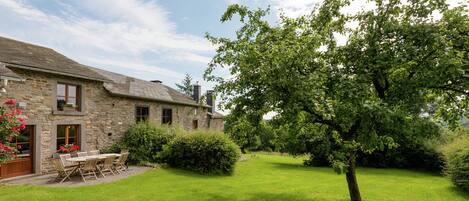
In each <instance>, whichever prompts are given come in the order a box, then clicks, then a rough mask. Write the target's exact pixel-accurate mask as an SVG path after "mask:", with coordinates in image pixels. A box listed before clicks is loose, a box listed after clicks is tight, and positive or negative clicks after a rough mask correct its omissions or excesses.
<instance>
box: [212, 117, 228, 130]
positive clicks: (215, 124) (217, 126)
mask: <svg viewBox="0 0 469 201" xmlns="http://www.w3.org/2000/svg"><path fill="white" fill-rule="evenodd" d="M210 129H213V130H218V131H223V130H224V129H225V123H224V121H223V118H215V119H212V120H211V121H210Z"/></svg>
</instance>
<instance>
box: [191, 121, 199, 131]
mask: <svg viewBox="0 0 469 201" xmlns="http://www.w3.org/2000/svg"><path fill="white" fill-rule="evenodd" d="M192 128H193V129H198V128H199V120H197V119H196V120H193V121H192Z"/></svg>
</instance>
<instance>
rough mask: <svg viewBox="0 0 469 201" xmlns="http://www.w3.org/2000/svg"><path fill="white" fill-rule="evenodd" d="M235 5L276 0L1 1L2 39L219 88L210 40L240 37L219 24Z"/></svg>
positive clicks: (139, 74)
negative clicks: (206, 77)
mask: <svg viewBox="0 0 469 201" xmlns="http://www.w3.org/2000/svg"><path fill="white" fill-rule="evenodd" d="M231 3H243V4H245V5H248V6H250V7H253V8H255V7H263V8H266V7H267V6H268V5H271V4H274V3H275V1H267V0H266V1H261V0H259V1H228V0H227V1H225V0H197V1H195V0H194V1H187V0H80V1H67V0H21V1H17V0H0V36H3V37H8V38H13V39H16V40H21V41H25V42H29V43H33V44H37V45H42V46H46V47H50V48H53V49H55V50H56V51H58V52H60V53H62V54H64V55H66V56H67V57H70V58H72V59H74V60H75V61H77V62H79V63H82V64H85V65H89V66H93V67H97V68H101V69H105V70H109V71H113V72H117V73H121V74H125V75H129V76H132V77H136V78H140V79H144V80H161V81H163V83H164V84H167V85H169V86H173V87H174V84H175V83H179V82H180V81H181V80H182V79H183V78H184V74H185V73H189V74H190V75H192V76H193V77H194V81H200V82H201V84H202V86H203V88H204V90H207V89H210V88H211V87H213V84H211V83H205V82H204V81H203V78H202V77H203V72H204V70H205V69H206V67H207V63H208V62H209V61H210V60H211V57H212V56H213V55H214V53H215V51H214V47H213V46H212V45H211V44H210V43H209V42H208V41H207V40H206V39H205V37H204V36H205V33H207V32H208V33H210V34H212V35H215V36H233V35H234V32H235V30H236V29H237V28H238V27H239V25H240V24H239V23H237V22H234V23H226V24H222V23H221V22H220V21H219V19H220V17H221V15H222V14H223V12H224V11H225V10H226V8H227V6H228V5H229V4H231ZM271 18H272V21H275V19H274V18H275V17H271ZM220 73H222V74H223V73H224V72H220ZM225 73H227V72H225Z"/></svg>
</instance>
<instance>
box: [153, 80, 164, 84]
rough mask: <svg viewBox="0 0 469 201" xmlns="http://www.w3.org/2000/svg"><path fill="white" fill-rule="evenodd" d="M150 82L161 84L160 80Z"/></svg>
mask: <svg viewBox="0 0 469 201" xmlns="http://www.w3.org/2000/svg"><path fill="white" fill-rule="evenodd" d="M150 82H153V83H159V84H161V83H163V82H162V81H161V80H152V81H150Z"/></svg>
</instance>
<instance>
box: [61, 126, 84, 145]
mask: <svg viewBox="0 0 469 201" xmlns="http://www.w3.org/2000/svg"><path fill="white" fill-rule="evenodd" d="M79 132H80V126H79V125H58V126H57V150H58V149H59V148H60V146H62V145H66V144H75V145H79V138H78V136H79V135H78V134H79Z"/></svg>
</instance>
